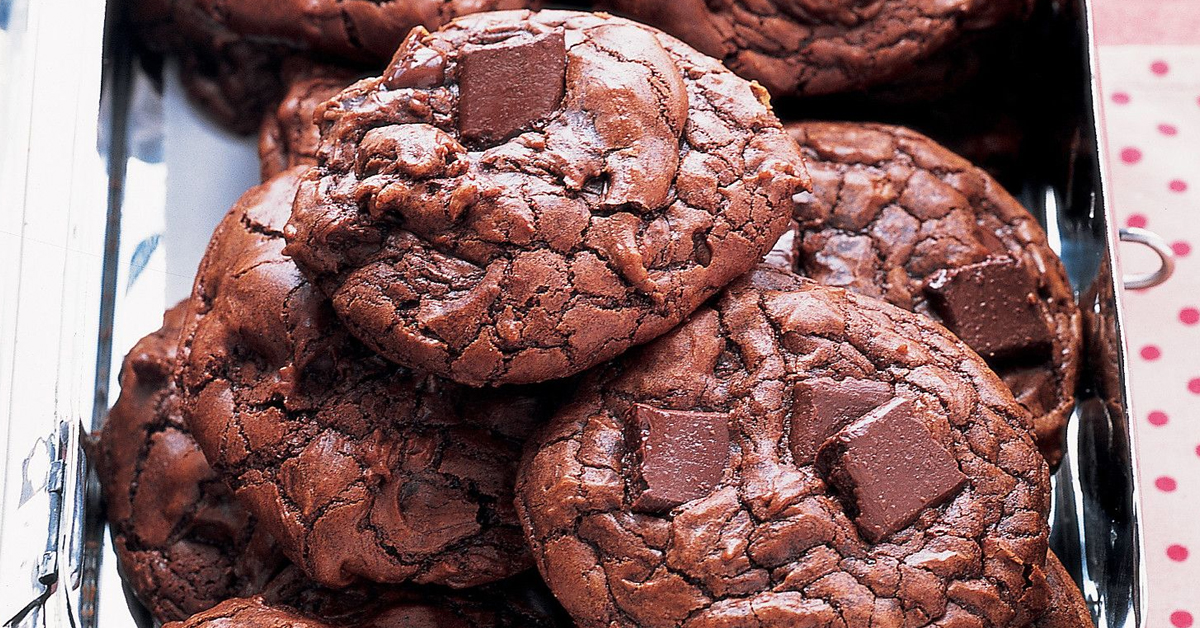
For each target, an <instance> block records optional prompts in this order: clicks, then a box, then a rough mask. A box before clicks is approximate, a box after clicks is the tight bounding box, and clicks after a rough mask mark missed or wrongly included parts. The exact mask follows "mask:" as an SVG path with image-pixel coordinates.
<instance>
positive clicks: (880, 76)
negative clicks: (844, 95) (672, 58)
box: [599, 0, 1033, 96]
mask: <svg viewBox="0 0 1200 628" xmlns="http://www.w3.org/2000/svg"><path fill="white" fill-rule="evenodd" d="M599 6H600V7H601V8H604V9H606V10H611V11H614V12H616V13H619V14H622V15H628V16H630V17H632V18H634V19H637V20H640V21H643V22H646V23H647V24H650V25H652V26H656V27H658V28H661V29H663V30H664V31H666V32H668V33H670V34H672V35H674V36H676V37H679V38H680V39H682V40H683V41H685V42H687V43H689V44H691V45H692V46H695V47H696V48H697V49H698V50H700V52H703V53H705V54H708V55H711V56H713V57H716V58H717V59H720V60H721V61H723V62H724V63H725V65H726V66H728V67H729V68H730V69H731V70H733V71H734V72H736V73H737V74H739V75H741V76H744V77H746V78H748V79H754V80H756V81H759V82H760V83H762V84H763V85H764V86H766V88H767V89H768V90H769V91H770V92H771V94H772V95H775V96H785V95H802V96H816V95H821V94H834V93H838V92H845V91H852V90H857V89H863V88H866V87H870V86H872V85H875V84H878V83H881V82H883V81H886V80H888V79H893V78H897V77H899V76H901V75H903V74H905V73H908V72H912V71H917V70H919V69H920V62H921V61H922V60H924V59H925V58H927V57H929V56H930V55H931V54H933V53H935V52H937V51H939V50H941V49H943V48H945V47H947V46H948V45H950V44H952V43H955V42H957V41H960V40H962V39H963V38H964V36H966V35H968V34H969V33H971V32H972V31H980V30H984V29H988V28H992V27H994V26H996V25H999V24H1002V23H1004V22H1008V21H1011V20H1014V19H1016V18H1019V17H1021V16H1024V15H1028V13H1029V12H1030V11H1031V9H1032V7H1033V0H947V1H943V2H929V1H927V0H797V1H794V2H776V1H774V0H767V1H764V2H748V1H745V0H603V1H602V2H600V3H599Z"/></svg>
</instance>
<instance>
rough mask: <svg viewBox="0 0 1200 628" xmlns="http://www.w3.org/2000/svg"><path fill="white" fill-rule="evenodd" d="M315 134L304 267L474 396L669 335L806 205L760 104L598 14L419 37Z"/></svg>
mask: <svg viewBox="0 0 1200 628" xmlns="http://www.w3.org/2000/svg"><path fill="white" fill-rule="evenodd" d="M318 116H319V117H320V119H321V120H322V124H323V130H322V144H321V148H320V151H319V165H318V167H317V168H316V169H314V170H312V171H311V172H310V173H309V174H308V175H307V176H306V177H305V180H304V182H303V183H302V185H301V188H300V193H299V194H298V195H297V198H296V204H295V207H294V209H293V212H292V219H291V222H290V223H289V224H288V231H287V232H286V236H287V239H288V248H287V253H288V254H289V255H292V256H293V257H294V258H295V259H296V263H297V264H299V265H300V267H301V268H303V269H304V271H305V272H306V273H308V274H309V275H310V276H311V277H313V278H314V280H315V281H316V283H317V284H318V285H319V286H320V287H321V288H322V290H324V291H325V292H326V293H327V294H328V295H329V296H330V297H331V298H332V299H333V305H334V309H335V310H336V311H337V313H338V315H339V316H340V318H341V319H342V320H343V321H344V322H345V323H346V325H347V327H348V328H349V329H350V331H351V333H353V334H355V335H356V336H358V337H359V338H360V339H361V340H363V342H365V343H366V344H368V345H369V346H371V347H372V348H373V349H375V350H376V351H378V352H380V353H382V354H383V355H386V356H387V357H389V358H391V359H392V360H395V361H396V362H398V363H400V364H404V365H407V366H411V367H413V368H419V369H423V370H426V371H429V372H432V373H435V374H438V375H442V376H446V377H449V378H451V379H454V380H456V381H459V382H463V383H466V384H471V385H475V386H478V385H484V384H492V385H495V384H501V383H528V382H537V381H543V380H547V379H551V378H557V377H563V376H567V375H570V374H573V373H576V372H579V371H581V370H583V369H585V368H587V367H589V366H592V365H594V364H597V363H599V362H602V361H604V360H607V359H610V358H612V357H614V356H616V355H618V354H620V353H621V352H623V351H625V350H626V349H628V348H629V347H630V346H633V345H636V344H640V343H643V342H646V341H648V340H650V339H652V338H654V337H656V336H658V335H660V334H662V333H665V332H666V331H667V330H669V329H670V328H671V327H673V326H674V325H676V324H677V323H678V322H679V321H681V320H683V318H684V317H686V316H687V315H688V314H689V313H690V312H691V311H692V310H693V309H695V308H696V307H697V306H699V305H700V303H702V302H703V301H704V300H705V299H707V298H708V297H710V296H712V295H713V294H715V293H716V292H717V291H718V290H720V288H721V287H722V286H724V285H725V284H726V283H728V282H729V281H731V280H732V279H733V278H735V277H736V276H738V275H739V274H741V273H743V272H745V271H747V270H749V269H750V268H751V267H752V266H753V265H754V264H755V263H757V261H758V260H759V259H760V258H761V256H762V255H763V254H765V253H766V252H767V251H768V250H769V249H770V248H771V244H772V243H773V242H774V241H775V240H776V239H777V238H778V237H779V234H780V233H782V232H783V230H784V229H785V228H786V225H787V222H788V220H789V213H790V212H791V211H792V209H793V207H794V205H795V202H794V201H793V196H794V195H795V194H796V193H798V192H801V191H803V190H806V189H808V178H807V175H806V173H805V171H804V166H803V162H802V160H801V159H800V156H799V153H798V151H797V149H796V146H795V143H794V142H793V141H792V140H791V139H790V138H789V137H788V136H787V133H786V132H784V131H783V130H782V128H781V126H780V124H779V122H778V120H777V119H776V118H775V116H774V115H773V114H772V112H771V108H770V106H769V105H768V104H767V95H766V93H765V92H764V91H763V90H762V89H760V88H758V87H756V86H754V85H752V84H751V83H748V82H746V81H743V80H741V79H739V78H737V77H735V76H734V75H733V74H731V73H730V72H729V71H728V70H726V69H724V68H723V67H722V66H721V65H720V63H718V62H717V61H715V60H713V59H710V58H707V57H704V56H703V55H700V54H698V53H696V52H695V51H694V50H692V49H690V48H688V47H687V46H685V45H683V44H681V43H679V42H678V41H677V40H675V39H673V38H671V37H668V36H666V35H663V34H662V33H660V32H658V31H656V30H653V29H651V28H647V27H645V26H641V25H639V24H635V23H633V22H629V21H626V20H622V19H618V18H614V17H609V16H606V15H602V14H590V13H576V12H568V11H544V12H541V13H530V12H524V11H509V12H499V13H490V14H484V15H478V16H472V17H468V18H463V19H459V20H456V21H454V22H452V23H451V24H449V25H448V26H446V27H445V28H444V29H442V30H441V31H438V32H437V33H434V34H429V33H426V32H424V31H422V30H414V31H413V34H412V35H410V36H409V38H408V39H406V40H405V42H404V44H403V45H402V46H401V49H400V51H399V52H397V54H396V57H395V58H394V59H393V61H392V64H391V65H390V66H389V67H388V69H387V70H386V71H385V72H384V75H383V76H382V77H379V78H377V79H374V80H367V81H360V82H359V83H358V84H356V85H355V86H354V87H352V88H351V89H348V90H346V91H344V92H342V93H341V95H339V96H338V97H337V98H335V99H333V100H331V101H329V102H328V103H327V104H326V105H324V106H323V107H322V108H321V109H320V110H319V112H318Z"/></svg>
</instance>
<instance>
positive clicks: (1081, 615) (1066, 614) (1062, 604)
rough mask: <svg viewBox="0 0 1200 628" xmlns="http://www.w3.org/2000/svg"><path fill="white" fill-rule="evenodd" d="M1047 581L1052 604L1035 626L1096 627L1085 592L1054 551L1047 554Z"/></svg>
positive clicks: (1054, 627)
mask: <svg viewBox="0 0 1200 628" xmlns="http://www.w3.org/2000/svg"><path fill="white" fill-rule="evenodd" d="M1046 583H1047V584H1048V585H1049V586H1050V605H1049V607H1048V608H1047V609H1046V614H1044V615H1042V616H1041V617H1040V618H1039V619H1038V620H1037V622H1036V623H1034V624H1033V626H1034V628H1094V626H1095V623H1094V622H1092V612H1091V610H1089V609H1088V605H1087V602H1086V601H1085V600H1084V599H1083V592H1082V591H1080V590H1079V585H1077V584H1075V581H1074V580H1072V579H1071V574H1069V573H1067V569H1066V568H1065V567H1063V564H1062V562H1061V561H1060V560H1059V559H1058V556H1055V555H1054V553H1053V552H1048V553H1047V554H1046Z"/></svg>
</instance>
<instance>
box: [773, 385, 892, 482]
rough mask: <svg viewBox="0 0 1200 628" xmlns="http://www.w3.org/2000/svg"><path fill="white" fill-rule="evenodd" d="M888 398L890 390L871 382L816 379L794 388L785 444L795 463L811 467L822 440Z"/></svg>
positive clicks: (890, 395)
mask: <svg viewBox="0 0 1200 628" xmlns="http://www.w3.org/2000/svg"><path fill="white" fill-rule="evenodd" d="M891 397H892V387H891V386H889V385H888V384H886V383H884V382H878V381H874V380H862V379H844V380H841V381H837V380H834V379H829V378H828V377H818V378H816V379H810V380H806V381H803V382H800V383H798V384H796V386H795V388H793V389H792V430H791V435H790V441H789V444H790V446H791V449H792V457H793V459H794V461H795V463H796V464H798V465H799V464H809V463H811V462H812V461H813V459H814V458H816V456H817V449H818V448H819V447H820V446H821V443H824V442H825V439H827V438H829V437H830V436H833V435H834V434H835V433H837V431H838V430H840V429H842V427H844V426H845V425H846V424H847V423H849V422H851V421H853V420H855V419H857V418H859V417H861V416H862V415H864V414H866V413H868V412H870V411H871V410H873V409H874V408H877V407H879V405H880V404H882V403H883V402H885V401H887V400H888V399H891Z"/></svg>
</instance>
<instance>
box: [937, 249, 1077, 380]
mask: <svg viewBox="0 0 1200 628" xmlns="http://www.w3.org/2000/svg"><path fill="white" fill-rule="evenodd" d="M925 292H926V294H927V295H928V297H929V303H930V304H931V305H932V306H933V309H934V311H935V312H937V315H938V316H939V317H941V319H942V322H944V323H945V324H946V327H948V328H949V329H950V331H952V332H954V333H955V334H956V335H957V336H958V337H959V338H962V339H963V341H964V342H966V343H967V344H968V345H970V347H971V348H972V349H974V350H975V351H977V352H978V353H979V355H982V356H983V357H985V358H987V359H995V358H1014V357H1028V358H1030V359H1045V358H1046V357H1047V356H1048V354H1049V352H1050V347H1051V345H1052V343H1053V341H1054V338H1053V336H1052V332H1051V330H1050V327H1049V326H1048V325H1047V322H1046V318H1045V316H1043V315H1042V312H1041V310H1040V309H1039V307H1038V303H1039V300H1040V299H1039V297H1038V295H1037V282H1036V281H1035V280H1034V278H1033V276H1032V275H1030V274H1029V273H1027V272H1025V269H1024V268H1022V267H1021V265H1020V264H1018V263H1017V261H1016V260H1014V259H1011V258H991V259H987V260H984V261H982V262H979V263H977V264H970V265H967V266H962V267H960V268H950V269H945V270H942V271H939V272H938V273H937V274H936V275H934V277H933V279H931V280H930V282H929V284H928V285H927V286H926V288H925Z"/></svg>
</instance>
